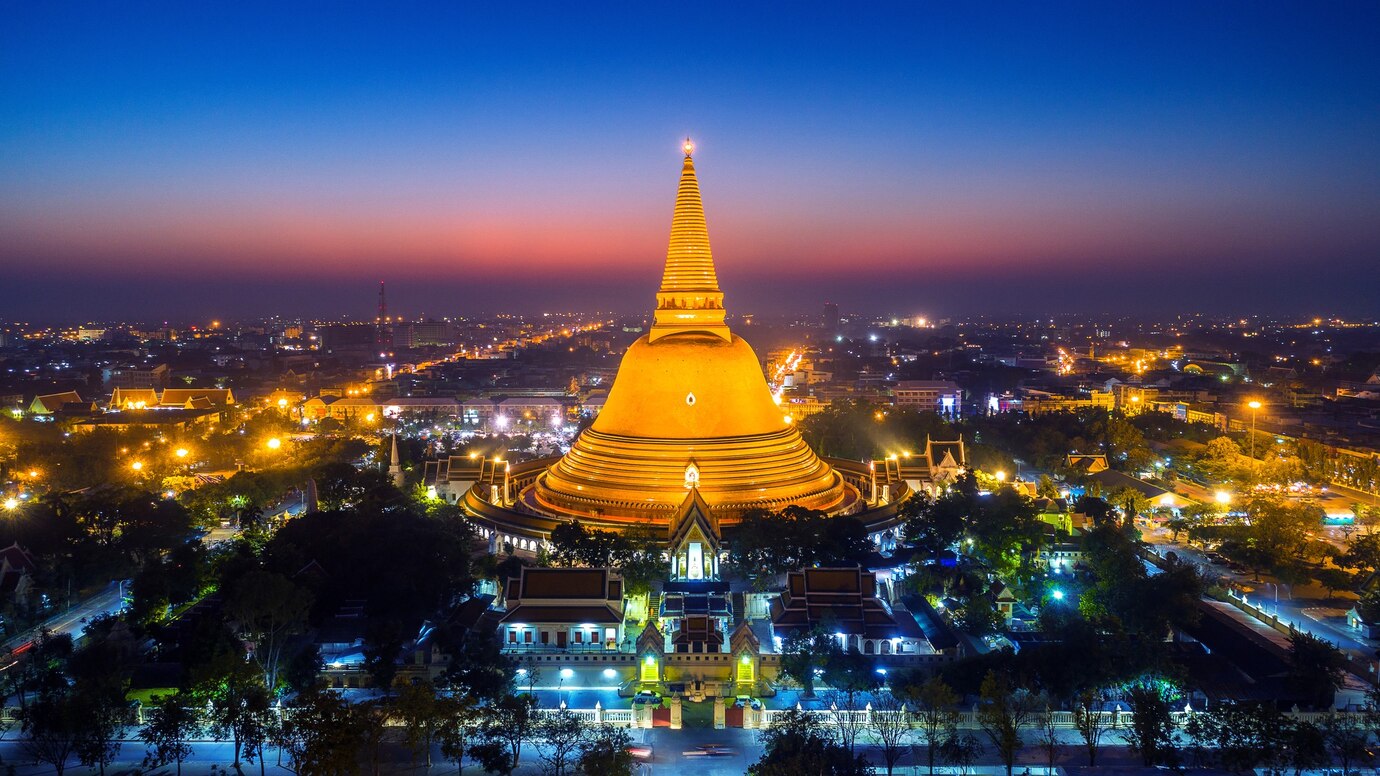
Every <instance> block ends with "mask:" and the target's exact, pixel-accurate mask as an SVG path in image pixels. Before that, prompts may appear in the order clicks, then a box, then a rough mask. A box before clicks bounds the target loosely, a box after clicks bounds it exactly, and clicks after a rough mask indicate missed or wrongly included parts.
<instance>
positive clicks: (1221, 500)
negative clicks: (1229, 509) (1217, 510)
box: [1215, 490, 1231, 507]
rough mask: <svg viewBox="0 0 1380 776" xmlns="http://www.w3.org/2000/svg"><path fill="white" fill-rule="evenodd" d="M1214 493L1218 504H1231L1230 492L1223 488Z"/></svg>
mask: <svg viewBox="0 0 1380 776" xmlns="http://www.w3.org/2000/svg"><path fill="white" fill-rule="evenodd" d="M1215 495H1216V498H1217V503H1218V504H1221V505H1222V506H1224V507H1225V506H1228V505H1230V504H1231V493H1230V492H1228V491H1225V490H1219V491H1217V493H1216V494H1215Z"/></svg>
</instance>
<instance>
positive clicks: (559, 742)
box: [536, 709, 590, 776]
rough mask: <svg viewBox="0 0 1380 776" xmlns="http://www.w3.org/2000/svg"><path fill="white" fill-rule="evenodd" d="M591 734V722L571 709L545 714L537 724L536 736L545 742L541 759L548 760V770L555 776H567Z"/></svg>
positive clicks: (541, 750)
mask: <svg viewBox="0 0 1380 776" xmlns="http://www.w3.org/2000/svg"><path fill="white" fill-rule="evenodd" d="M589 735H590V730H589V724H588V723H587V722H585V719H584V717H581V716H580V715H578V714H576V713H574V712H572V711H571V710H570V709H557V710H556V711H554V712H548V713H546V714H543V715H542V716H541V719H540V720H539V721H538V722H537V725H536V737H537V738H540V739H542V740H543V741H544V742H545V743H544V745H543V746H542V747H541V749H540V752H541V759H542V760H543V761H545V762H546V766H547V767H546V771H547V772H548V773H551V774H553V776H565V773H566V769H567V768H569V767H570V766H571V765H572V764H573V761H574V759H575V758H576V755H577V753H578V752H579V751H580V749H581V748H582V747H583V746H584V745H585V743H586V741H587V740H588V738H589Z"/></svg>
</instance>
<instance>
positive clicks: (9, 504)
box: [5, 496, 19, 511]
mask: <svg viewBox="0 0 1380 776" xmlns="http://www.w3.org/2000/svg"><path fill="white" fill-rule="evenodd" d="M18 508H19V500H18V499H16V498H15V497H13V496H11V497H9V498H7V499H5V509H8V510H10V511H14V510H16V509H18Z"/></svg>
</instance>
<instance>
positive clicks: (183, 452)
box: [173, 447, 188, 458]
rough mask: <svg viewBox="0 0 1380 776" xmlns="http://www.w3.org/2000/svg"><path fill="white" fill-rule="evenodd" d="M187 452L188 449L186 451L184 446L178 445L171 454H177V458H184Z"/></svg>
mask: <svg viewBox="0 0 1380 776" xmlns="http://www.w3.org/2000/svg"><path fill="white" fill-rule="evenodd" d="M187 452H188V451H187V448H185V447H179V448H177V449H176V450H174V451H173V455H175V456H177V457H178V458H186V457H187Z"/></svg>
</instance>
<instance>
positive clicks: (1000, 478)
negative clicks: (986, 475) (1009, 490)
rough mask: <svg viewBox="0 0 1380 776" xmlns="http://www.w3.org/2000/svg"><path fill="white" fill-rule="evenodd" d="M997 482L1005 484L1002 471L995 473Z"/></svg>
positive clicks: (1004, 473)
mask: <svg viewBox="0 0 1380 776" xmlns="http://www.w3.org/2000/svg"><path fill="white" fill-rule="evenodd" d="M997 482H1006V472H1004V471H998V472H997Z"/></svg>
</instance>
